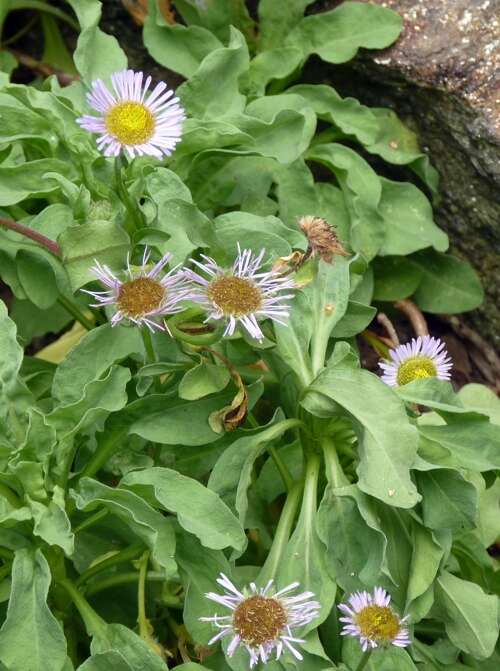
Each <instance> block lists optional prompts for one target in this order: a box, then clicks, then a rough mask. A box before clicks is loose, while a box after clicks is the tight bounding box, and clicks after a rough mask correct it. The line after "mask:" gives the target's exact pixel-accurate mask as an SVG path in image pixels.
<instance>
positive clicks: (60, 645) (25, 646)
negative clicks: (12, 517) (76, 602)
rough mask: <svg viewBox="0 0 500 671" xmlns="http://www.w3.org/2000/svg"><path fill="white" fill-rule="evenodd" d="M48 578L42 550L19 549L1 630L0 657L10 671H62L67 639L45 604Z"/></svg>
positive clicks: (48, 571) (48, 584) (48, 585)
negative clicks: (48, 670) (49, 670)
mask: <svg viewBox="0 0 500 671" xmlns="http://www.w3.org/2000/svg"><path fill="white" fill-rule="evenodd" d="M50 583H51V575H50V569H49V565H48V563H47V560H46V559H45V557H44V556H43V554H42V552H41V550H36V552H33V551H31V550H18V551H17V552H16V555H15V558H14V563H13V565H12V591H11V598H10V602H9V608H8V611H7V617H6V619H5V622H4V624H3V626H2V629H1V630H0V650H1V652H0V657H1V659H2V662H3V663H5V664H6V665H7V668H8V669H9V671H47V669H54V671H62V670H63V668H64V666H65V663H66V639H65V637H64V633H63V630H62V628H61V625H60V624H59V622H58V621H57V620H56V618H55V617H54V615H53V614H52V612H51V611H50V609H49V607H48V605H47V594H48V591H49V587H50Z"/></svg>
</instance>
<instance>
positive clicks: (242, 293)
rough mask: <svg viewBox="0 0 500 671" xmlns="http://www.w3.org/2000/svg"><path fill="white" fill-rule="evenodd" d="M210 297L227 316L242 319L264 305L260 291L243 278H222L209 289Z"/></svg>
mask: <svg viewBox="0 0 500 671" xmlns="http://www.w3.org/2000/svg"><path fill="white" fill-rule="evenodd" d="M207 293H208V297H209V298H210V300H211V301H213V302H214V303H215V305H217V307H218V308H219V309H220V310H222V312H223V313H224V314H225V315H234V316H235V317H241V316H242V315H248V314H250V313H251V312H255V310H258V309H259V308H260V306H261V305H262V296H261V292H260V289H258V287H256V286H255V284H253V283H252V282H250V280H245V279H242V278H241V277H232V276H228V277H221V278H220V279H218V280H215V281H214V282H212V283H211V284H210V286H209V287H208V292H207Z"/></svg>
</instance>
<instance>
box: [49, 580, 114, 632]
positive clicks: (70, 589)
mask: <svg viewBox="0 0 500 671" xmlns="http://www.w3.org/2000/svg"><path fill="white" fill-rule="evenodd" d="M59 585H61V587H64V589H65V590H66V592H67V593H68V596H69V597H70V598H71V601H72V602H73V603H74V605H75V606H76V608H77V610H78V612H79V613H80V615H81V618H82V620H83V621H84V623H85V628H86V629H87V632H88V633H89V634H90V635H92V636H93V635H95V634H96V633H97V632H98V631H99V629H102V627H103V626H105V622H104V620H103V619H102V618H101V617H100V616H99V615H98V614H97V613H96V612H95V610H94V609H93V608H92V606H91V605H90V604H89V602H88V601H87V599H86V598H85V597H84V596H83V594H82V593H81V592H80V590H78V589H77V588H76V587H75V585H74V584H73V583H72V582H71V580H69V579H68V578H65V579H64V580H61V581H60V582H59Z"/></svg>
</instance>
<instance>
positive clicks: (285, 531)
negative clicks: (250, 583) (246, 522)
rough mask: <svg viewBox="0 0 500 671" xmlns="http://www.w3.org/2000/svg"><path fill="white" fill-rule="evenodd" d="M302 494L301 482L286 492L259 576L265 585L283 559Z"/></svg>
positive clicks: (273, 575)
mask: <svg viewBox="0 0 500 671" xmlns="http://www.w3.org/2000/svg"><path fill="white" fill-rule="evenodd" d="M301 494H302V482H296V483H295V484H294V485H293V487H292V488H291V489H290V491H289V492H288V495H287V497H286V501H285V505H284V506H283V510H282V511H281V516H280V519H279V522H278V526H277V528H276V533H275V535H274V539H273V544H272V546H271V549H270V551H269V554H268V556H267V559H266V562H265V564H264V566H263V567H262V570H261V572H260V575H259V581H260V582H262V584H265V583H266V582H267V581H268V580H270V579H271V578H274V577H275V575H276V572H277V570H278V566H279V564H280V561H281V559H282V557H283V552H284V551H285V548H286V545H287V543H288V539H289V538H290V534H291V532H292V527H293V523H294V520H295V517H296V515H297V509H298V507H299V502H300V497H301Z"/></svg>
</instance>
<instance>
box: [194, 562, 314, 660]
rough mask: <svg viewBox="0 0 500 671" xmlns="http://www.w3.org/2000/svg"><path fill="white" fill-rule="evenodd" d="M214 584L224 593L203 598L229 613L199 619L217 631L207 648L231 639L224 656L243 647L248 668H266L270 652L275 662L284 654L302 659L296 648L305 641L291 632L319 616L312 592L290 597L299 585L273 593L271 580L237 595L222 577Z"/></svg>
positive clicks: (224, 577) (226, 579) (251, 586)
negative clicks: (261, 665)
mask: <svg viewBox="0 0 500 671" xmlns="http://www.w3.org/2000/svg"><path fill="white" fill-rule="evenodd" d="M217 583H218V584H219V585H220V587H222V588H223V590H224V593H223V594H218V593H217V592H208V593H207V594H205V596H206V597H207V599H210V600H211V601H215V603H217V604H219V605H220V606H224V607H225V608H228V609H229V610H230V611H231V612H230V613H229V614H228V615H213V616H212V617H202V618H200V620H202V621H203V622H211V623H212V624H213V625H214V626H215V627H216V628H217V629H219V631H218V633H217V634H216V635H215V636H214V637H213V638H211V639H210V641H209V643H208V644H209V645H212V644H213V643H216V642H217V641H219V640H221V639H224V638H226V637H228V640H229V638H230V641H229V644H228V646H227V650H226V654H227V656H228V657H232V656H233V655H234V653H235V652H236V650H237V649H238V648H239V647H240V646H242V647H244V648H245V649H246V650H247V652H248V654H249V656H250V660H249V662H250V668H253V667H254V666H256V665H257V664H258V663H259V661H261V662H262V663H264V664H266V663H267V662H268V661H270V659H271V656H272V655H273V652H275V657H276V659H279V658H280V657H281V655H282V654H283V652H284V651H289V652H290V653H291V654H292V655H293V656H294V657H295V658H296V659H298V660H301V659H303V657H302V655H301V653H300V652H299V650H297V647H296V646H297V644H299V643H304V640H303V639H301V638H297V637H296V636H294V632H293V629H295V628H297V627H303V626H304V625H306V624H309V623H310V622H311V621H312V620H314V619H315V618H316V617H317V616H318V612H319V610H320V608H321V605H320V604H319V603H318V602H317V601H313V600H311V599H312V597H314V594H313V593H312V592H302V593H301V594H297V595H295V596H290V593H291V592H293V591H294V590H296V589H297V587H299V583H298V582H294V583H292V584H290V585H288V586H287V587H285V588H284V589H281V590H279V591H274V589H273V580H269V582H268V583H267V585H266V586H265V587H257V585H256V584H255V583H253V582H252V583H250V585H249V586H248V587H245V588H244V589H243V590H242V591H240V590H239V589H238V588H237V587H235V585H234V584H233V583H232V582H231V581H230V580H229V578H228V577H227V576H225V575H224V574H223V573H221V574H220V577H219V578H217Z"/></svg>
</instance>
